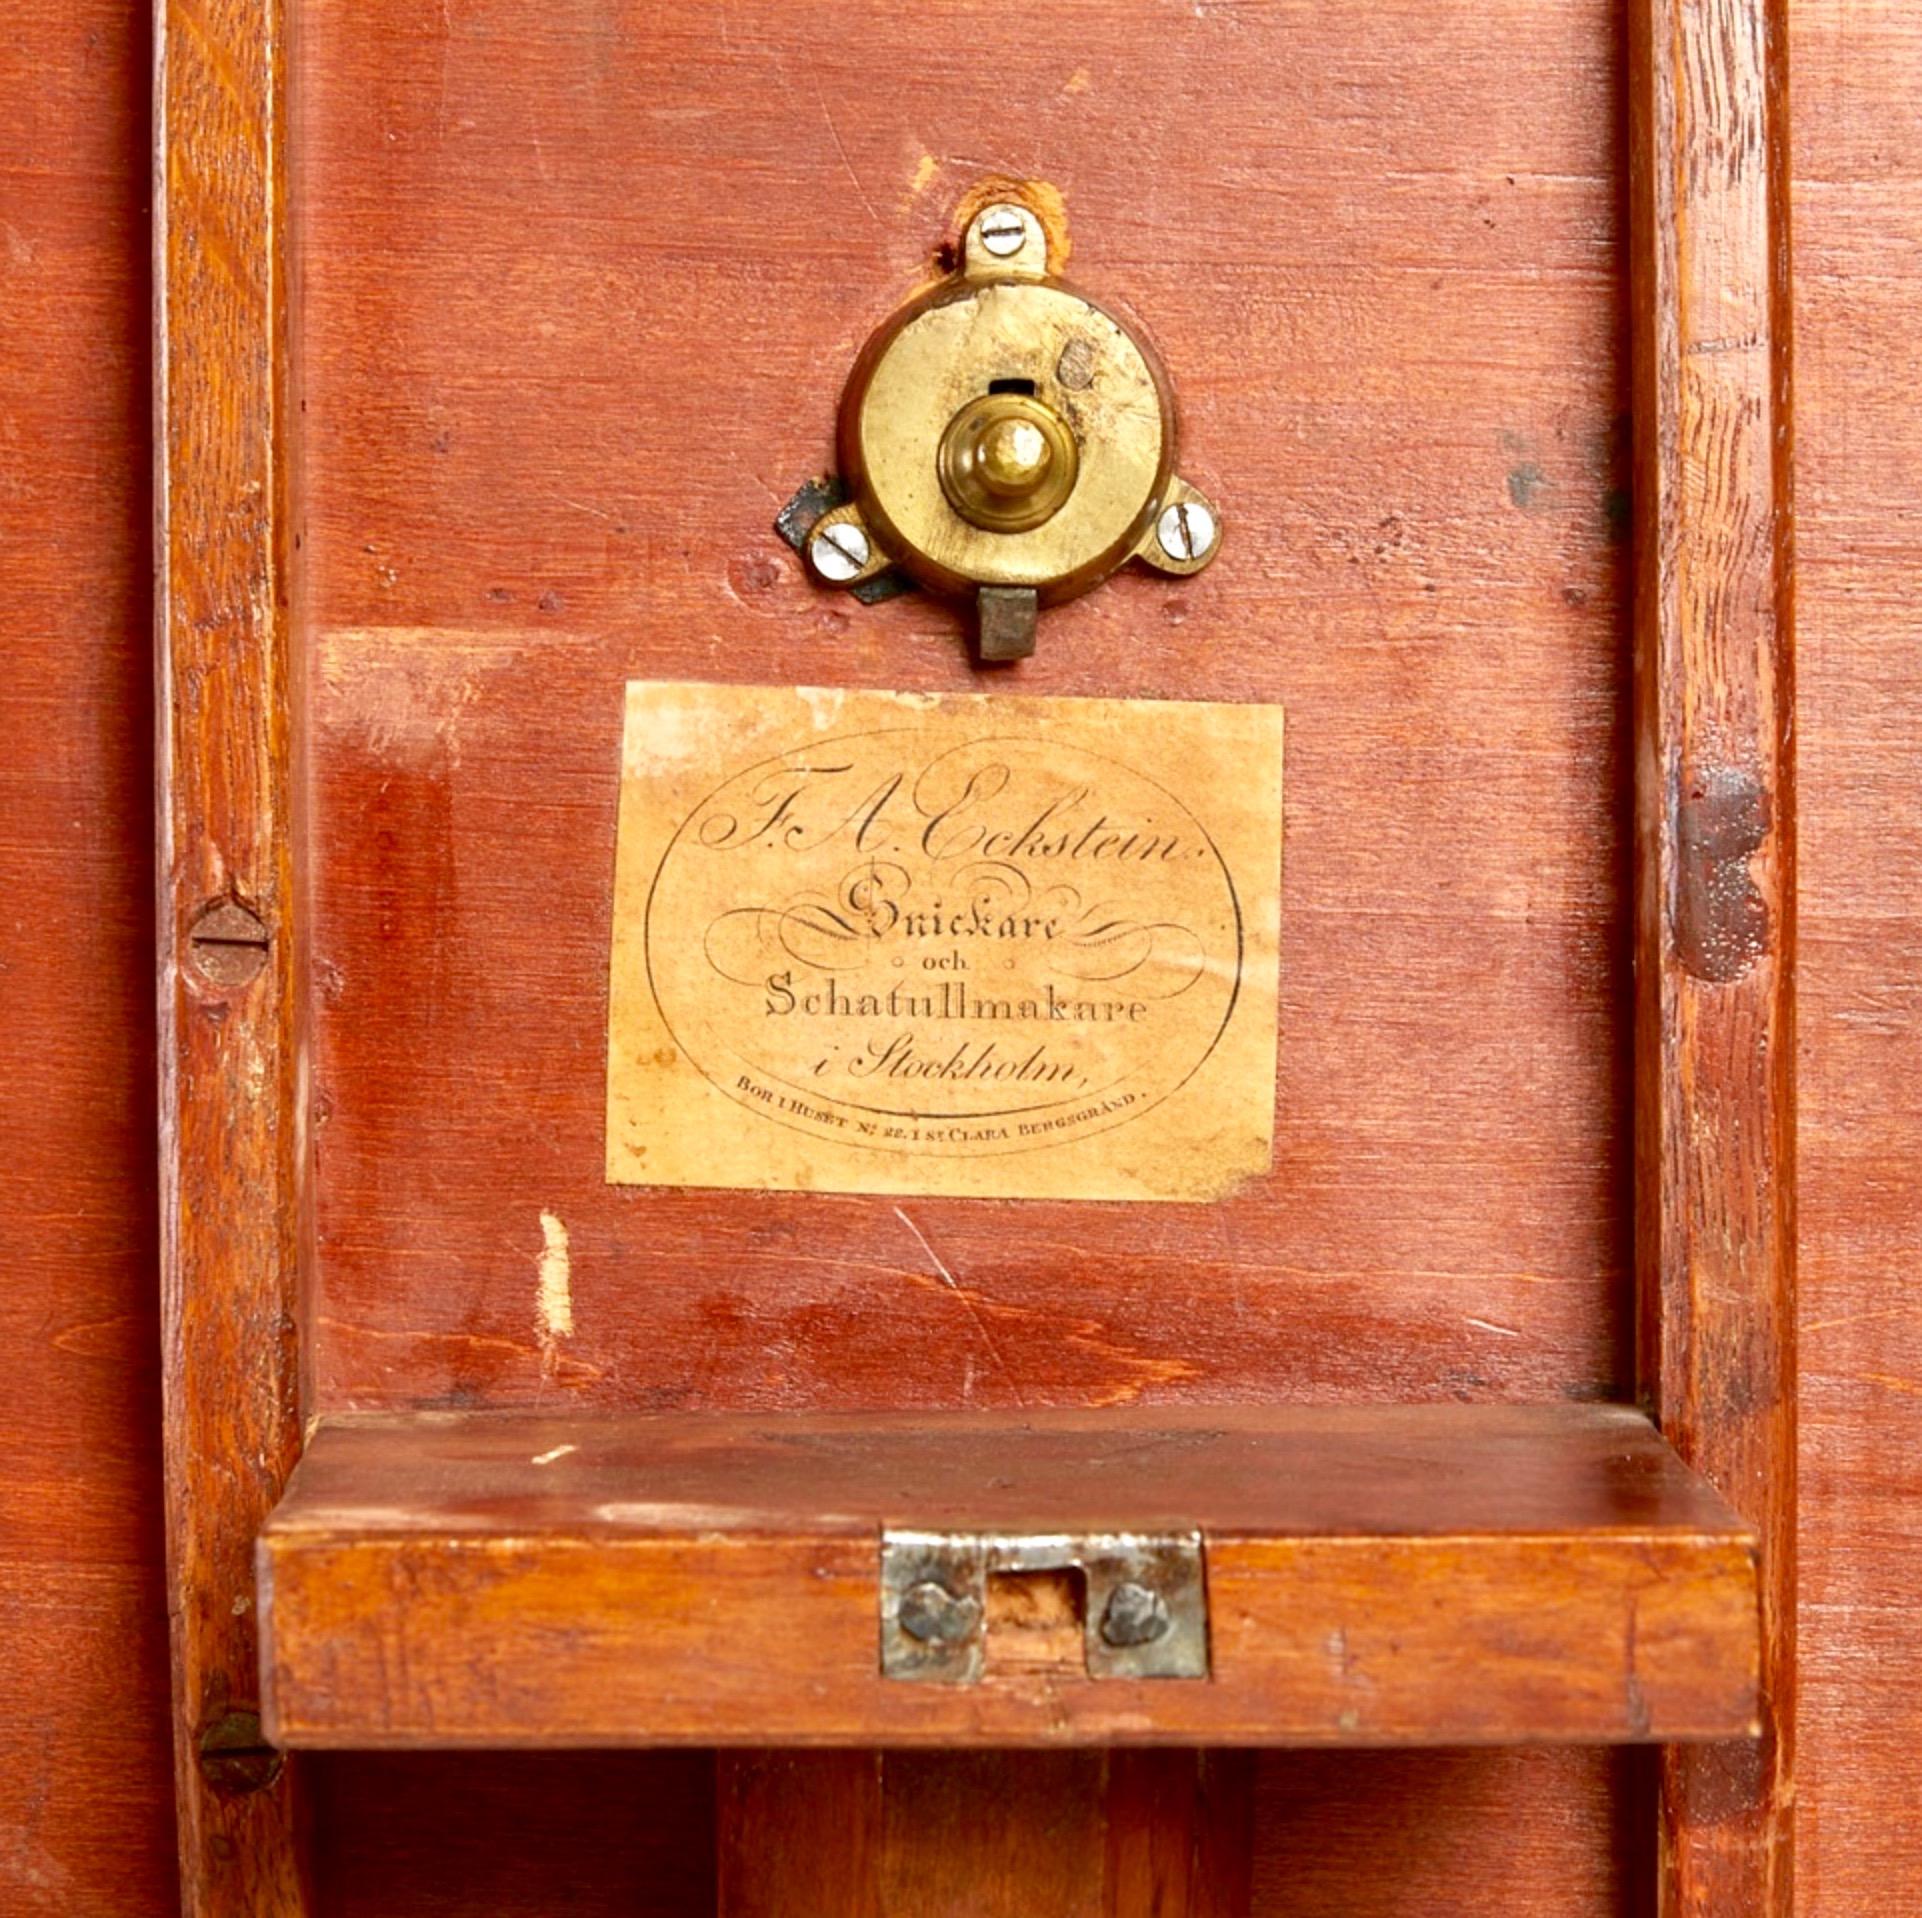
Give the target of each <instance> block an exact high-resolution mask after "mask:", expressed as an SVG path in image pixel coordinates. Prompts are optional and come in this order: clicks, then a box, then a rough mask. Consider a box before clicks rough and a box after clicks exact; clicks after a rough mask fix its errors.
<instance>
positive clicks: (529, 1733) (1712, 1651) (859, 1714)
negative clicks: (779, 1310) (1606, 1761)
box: [258, 1406, 1760, 1748]
mask: <svg viewBox="0 0 1922 1918" xmlns="http://www.w3.org/2000/svg"><path fill="white" fill-rule="evenodd" d="M890 1525H892V1526H902V1527H914V1528H918V1529H933V1530H964V1531H981V1532H990V1533H997V1534H1003V1533H1022V1534H1027V1533H1055V1532H1060V1531H1069V1532H1074V1531H1091V1532H1097V1531H1112V1530H1141V1531H1165V1530H1174V1529H1188V1528H1192V1529H1195V1530H1199V1531H1200V1533H1201V1534H1202V1536H1203V1540H1204V1553H1205V1560H1206V1577H1207V1590H1208V1610H1209V1665H1210V1671H1209V1676H1208V1677H1207V1678H1205V1679H1192V1680H1190V1679H1137V1680H1122V1679H1103V1680H1099V1681H1097V1680H1094V1679H1091V1678H1089V1677H1088V1676H1087V1675H1086V1673H1085V1672H1084V1671H1083V1670H1082V1669H1080V1667H1079V1664H1078V1662H1076V1661H1075V1660H1074V1659H1073V1658H1072V1656H1071V1654H1072V1652H1073V1648H1074V1639H1073V1635H1072V1633H1071V1634H1070V1635H1069V1637H1068V1640H1067V1644H1068V1651H1069V1654H1070V1655H1069V1656H1060V1655H1058V1654H1059V1653H1060V1641H1059V1640H1058V1639H1057V1641H1056V1642H1055V1652H1056V1654H1057V1656H1055V1657H1054V1659H1053V1662H1047V1661H1041V1662H1037V1660H1036V1659H1035V1658H1034V1657H1033V1656H1032V1655H1031V1654H1032V1651H1033V1646H1034V1645H1035V1644H1036V1643H1039V1641H1038V1640H1030V1641H1027V1642H1025V1643H1024V1641H1023V1639H1022V1637H1021V1635H1020V1633H1019V1632H1018V1631H1012V1630H1011V1631H1010V1632H1009V1633H1008V1634H1007V1635H1006V1636H1002V1635H1000V1633H1001V1628H1000V1627H999V1626H995V1625H991V1627H990V1630H989V1633H988V1639H987V1645H988V1660H987V1670H986V1673H985V1675H984V1676H983V1677H982V1679H981V1680H980V1681H979V1682H978V1683H976V1684H973V1685H949V1684H929V1683H908V1682H903V1681H901V1680H899V1679H892V1678H888V1677H885V1676H883V1674H882V1672H881V1669H880V1658H879V1642H880V1624H879V1596H878V1593H879V1557H880V1551H879V1547H880V1535H881V1531H882V1528H883V1527H884V1526H890ZM258 1558H259V1610H260V1621H261V1640H262V1697H263V1702H264V1711H265V1716H266V1725H267V1730H268V1734H269V1736H270V1737H272V1738H273V1740H274V1741H275V1742H276V1743H278V1744H281V1745H284V1746H287V1747H297V1748H299V1747H308V1748H361V1747H368V1748H373V1747H386V1748H394V1747H553V1746H620V1745H796V1746H800V1745H834V1744H848V1745H916V1744H927V1745H957V1744H960V1745H1016V1746H1019V1745H1036V1746H1042V1745H1047V1746H1056V1745H1106V1744H1117V1745H1148V1744H1219V1745H1237V1744H1240V1745H1321V1746H1343V1745H1349V1746H1356V1747H1366V1746H1394V1745H1464V1744H1480V1745H1488V1744H1516V1743H1655V1742H1668V1743H1672V1742H1680V1741H1693V1740H1709V1739H1729V1738H1742V1737H1748V1736H1752V1735H1753V1734H1754V1732H1755V1729H1756V1725H1757V1713H1758V1671H1759V1658H1760V1624H1759V1618H1760V1614H1759V1597H1758V1583H1757V1569H1756V1561H1757V1549H1756V1538H1755V1535H1754V1533H1753V1532H1752V1531H1751V1529H1750V1528H1749V1527H1747V1526H1746V1525H1745V1524H1744V1523H1743V1522H1742V1521H1741V1520H1740V1519H1739V1518H1737V1517H1736V1516H1735V1515H1734V1514H1733V1513H1732V1512H1731V1511H1730V1510H1729V1508H1728V1507H1727V1506H1726V1505H1725V1504H1723V1502H1722V1501H1721V1500H1720V1499H1719V1498H1718V1497H1717V1496H1716V1495H1715V1494H1714V1493H1713V1492H1712V1491H1711V1490H1710V1489H1709V1488H1708V1487H1707V1486H1706V1485H1705V1484H1704V1482H1703V1481H1701V1480H1700V1479H1699V1478H1697V1477H1696V1476H1695V1475H1694V1474H1692V1473H1690V1472H1689V1471H1688V1469H1687V1468H1686V1467H1685V1466H1683V1465H1682V1464H1681V1462H1680V1460H1679V1459H1677V1458H1676V1457H1675V1455H1674V1453H1673V1452H1672V1451H1671V1450H1670V1449H1669V1448H1668V1446H1667V1445H1666V1444H1665V1443H1664V1442H1663V1440H1662V1439H1661V1438H1660V1437H1659V1435H1658V1434H1656V1432H1655V1431H1654V1429H1653V1427H1652V1426H1650V1425H1649V1424H1648V1422H1647V1421H1646V1420H1645V1419H1643V1418H1642V1417H1640V1415H1639V1414H1636V1413H1634V1412H1632V1411H1630V1410H1628V1409H1626V1408H1622V1407H1615V1406H1577V1407H1570V1406H1550V1407H1481V1406H1433V1407H1402V1406H1396V1407H1340V1408H1271V1409H1252V1408H1247V1407H1240V1408H1232V1409H1221V1408H1210V1409H1205V1410H1194V1409H1186V1410H1182V1411H1175V1412H1168V1411H1161V1412H1152V1413H1143V1412H1138V1411H1135V1412H1127V1413H1102V1414H1076V1413H1056V1414H1025V1415H1022V1416H1021V1417H1019V1418H1011V1417H1003V1416H999V1415H986V1414H981V1415H974V1414H967V1415H958V1414H932V1415H922V1416H915V1417H905V1416H902V1415H884V1416H876V1417H873V1418H861V1417H858V1416H841V1417H821V1418H811V1417H800V1416H794V1417H788V1416H776V1417H767V1418H753V1417H744V1416H740V1415H718V1414H717V1415H712V1416H708V1417H674V1418H630V1417H625V1416H617V1415H606V1416H593V1415H587V1416H577V1417H569V1418H552V1417H543V1416H533V1415H525V1414H513V1413H483V1414H458V1415H445V1414H431V1413H429V1414H417V1415H413V1416H378V1417H367V1416H349V1417H345V1418H341V1419H337V1420H329V1421H324V1422H323V1423H322V1425H321V1426H320V1428H319V1429H318V1430H317V1432H316V1434H315V1436H314V1438H313V1440H312V1442H311V1444H310V1447H309V1450H308V1454H307V1457H306V1458H305V1459H304V1460H303V1462H302V1464H301V1466H300V1467H299V1468H298V1470H297V1471H296V1473H295V1475H294V1478H293V1480H292V1482H291V1483H290V1485H289V1488H288V1492H287V1496H286V1498H285V1499H284V1500H283V1502H282V1504H281V1506H280V1508H279V1509H278V1511H277V1512H276V1513H275V1514H274V1516H273V1518H272V1519H271V1520H270V1522H269V1523H268V1525H267V1527H266V1528H265V1530H264V1532H263V1533H262V1536H261V1539H260V1542H259V1552H258Z"/></svg>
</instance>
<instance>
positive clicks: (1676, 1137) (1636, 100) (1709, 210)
mask: <svg viewBox="0 0 1922 1918" xmlns="http://www.w3.org/2000/svg"><path fill="white" fill-rule="evenodd" d="M1783 11H1784V9H1783V7H1782V6H1781V5H1780V4H1779V0H1715V3H1714V4H1710V5H1704V6H1699V7H1698V6H1691V5H1687V4H1682V3H1681V0H1645V4H1638V5H1637V6H1636V7H1635V8H1633V9H1632V18H1633V21H1634V23H1635V34H1634V39H1633V48H1632V53H1633V59H1632V73H1631V81H1630V109H1631V113H1632V116H1633V131H1632V134H1631V153H1632V173H1631V179H1630V187H1631V198H1632V200H1633V231H1634V238H1635V270H1634V284H1635V287H1636V292H1637V311H1636V320H1637V342H1636V393H1635V401H1636V407H1635V451H1636V475H1635V487H1636V495H1635V501H1636V551H1637V561H1638V567H1637V582H1636V584H1637V596H1636V700H1637V708H1638V715H1637V722H1636V739H1637V754H1636V919H1637V955H1638V960H1639V963H1638V965H1637V969H1636V980H1637V988H1638V1000H1637V1007H1636V1035H1637V1058H1636V1073H1635V1093H1636V1130H1635V1137H1636V1149H1637V1164H1636V1173H1637V1208H1636V1228H1637V1239H1638V1244H1637V1254H1638V1272H1639V1277H1640V1283H1641V1287H1642V1294H1643V1304H1642V1311H1641V1316H1640V1328H1641V1331H1640V1346H1641V1371H1642V1379H1643V1389H1644V1391H1645V1393H1646V1394H1647V1396H1648V1398H1649V1400H1650V1402H1651V1403H1652V1405H1653V1406H1654V1408H1655V1410H1656V1413H1657V1416H1658V1417H1659V1419H1660V1421H1661V1424H1662V1428H1663V1430H1664V1431H1665V1432H1667V1433H1668V1434H1669V1435H1670V1436H1671V1437H1672V1438H1673V1439H1674V1441H1675V1445H1676V1447H1677V1449H1678V1450H1679V1451H1680V1452H1681V1454H1682V1456H1683V1457H1684V1458H1686V1459H1688V1460H1689V1461H1690V1462H1691V1463H1693V1464H1695V1465H1697V1466H1699V1467H1700V1469H1701V1470H1702V1471H1703V1472H1705V1473H1706V1474H1708V1476H1709V1477H1711V1478H1712V1479H1713V1480H1714V1481H1715V1482H1716V1483H1717V1484H1718V1485H1719V1486H1721V1488H1722V1489H1723V1490H1724V1491H1725V1492H1726V1493H1727V1494H1728V1496H1729V1498H1730V1499H1731V1500H1732V1501H1734V1503H1735V1504H1736V1505H1737V1506H1738V1507H1739V1508H1740V1509H1741V1510H1742V1511H1743V1512H1744V1513H1745V1514H1746V1515H1747V1516H1748V1517H1750V1518H1751V1519H1753V1520H1754V1521H1755V1523H1756V1525H1757V1527H1758V1528H1759V1530H1760V1531H1761V1533H1762V1540H1763V1576H1762V1598H1763V1638H1764V1667H1763V1670H1764V1694H1765V1698H1764V1705H1765V1709H1764V1726H1763V1737H1762V1739H1761V1740H1760V1742H1759V1743H1745V1744H1741V1745H1734V1746H1729V1747H1727V1748H1725V1749H1722V1750H1718V1751H1708V1752H1678V1753H1674V1754H1671V1756H1670V1758H1669V1760H1668V1761H1667V1763H1666V1765H1665V1768H1664V1772H1663V1810H1664V1819H1665V1842H1664V1844H1663V1848H1662V1875H1663V1902H1664V1908H1668V1907H1671V1906H1672V1907H1673V1908H1674V1909H1675V1910H1677V1911H1702V1912H1721V1911H1744V1912H1754V1913H1757V1914H1762V1913H1768V1914H1774V1915H1775V1918H1786V1914H1787V1913H1788V1912H1789V1911H1790V1909H1791V1907H1792V1902H1793V1896H1794V1890H1793V1883H1794V1881H1793V1848H1792V1837H1793V1824H1794V1802H1795V1788H1794V1775H1795V1771H1794V1717H1795V1692H1794V1663H1795V1661H1794V1612H1795V1600H1794V1593H1795V1210H1794V1190H1795V1132H1794V1113H1793V1079H1794V1023H1793V1001H1792V997H1791V977H1792V967H1793V959H1794V910H1795V888H1794V845H1795V836H1794V813H1795V796H1794V778H1793V764H1792V753H1791V745H1790V742H1791V740H1792V737H1793V689H1794V681H1793V670H1792V661H1793V608H1792V596H1791V574H1790V565H1789V551H1790V517H1789V457H1790V441H1789V422H1790V384H1789V338H1788V325H1789V314H1788V310H1787V304H1786V302H1787V297H1788V282H1787V272H1788V233H1787V219H1788V206H1787V197H1786V195H1787V189H1786V180H1785V177H1784V174H1783V163H1784V157H1785V152H1786V147H1785V141H1786V126H1785V107H1784V93H1783V87H1784V65H1783V62H1784V57H1785V50H1784V47H1783Z"/></svg>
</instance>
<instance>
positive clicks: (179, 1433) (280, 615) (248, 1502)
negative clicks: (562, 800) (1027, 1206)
mask: <svg viewBox="0 0 1922 1918" xmlns="http://www.w3.org/2000/svg"><path fill="white" fill-rule="evenodd" d="M279 28H280V12H279V6H278V4H277V0H192V3H191V4H190V3H189V0H160V5H159V9H158V17H157V26H156V39H157V54H158V67H157V74H156V101H155V115H156V173H157V178H156V182H155V186H156V192H155V212H156V248H157V259H156V263H155V265H156V278H157V299H158V317H157V327H158V332H157V338H156V342H155V367H156V375H155V377H156V382H157V388H158V392H157V401H156V418H155V434H156V460H157V468H158V470H157V473H156V488H155V490H156V495H157V506H156V512H157V520H158V524H157V528H156V542H157V547H158V553H157V570H158V580H157V600H158V627H159V631H158V650H159V686H158V711H159V729H160V738H159V748H158V771H159V781H160V792H159V804H158V814H159V832H160V861H159V866H160V901H159V916H160V926H159V945H160V1059H161V1111H160V1126H161V1193H162V1199H161V1205H162V1224H161V1231H162V1246H161V1271H162V1285H163V1325H164V1337H165V1355H164V1376H165V1392H166V1421H165V1422H166V1439H165V1449H166V1468H167V1535H168V1581H169V1600H170V1611H171V1618H172V1633H173V1683H174V1720H175V1754H176V1755H175V1776H176V1780H177V1789H178V1816H179V1825H180V1858H181V1881H182V1903H183V1906H184V1909H185V1910H186V1911H187V1912H188V1913H189V1914H191V1915H192V1918H269V1915H277V1914H285V1913H298V1912H301V1911H303V1910H305V1908H306V1901H305V1895H304V1892H303V1888H302V1876H301V1871H300V1866H299V1862H298V1855H297V1845H296V1827H297V1820H296V1813H295V1803H294V1787H295V1781H294V1778H293V1776H292V1774H291V1772H290V1771H289V1770H287V1769H285V1768H283V1767H282V1765H281V1763H280V1760H279V1758H278V1755H277V1754H274V1753H272V1752H269V1751H267V1750H265V1749H264V1748H263V1747H262V1745H261V1740H260V1725H259V1718H258V1712H257V1699H258V1678H257V1659H256V1645H255V1633H254V1621H253V1616H252V1605H253V1591H254V1584H253V1573H252V1546H253V1539H254V1534H255V1532H256V1530H257V1529H258V1527H259V1524H260V1521H261V1520H262V1519H263V1518H264V1517H265V1515H266V1514H267V1512H268V1511H269V1509H270V1508H271V1507H272V1505H273V1503H274V1500H275V1498H276V1497H277V1496H278V1493H279V1490H280V1485H281V1481H282V1479H283V1478H284V1477H285V1475H286V1473H287V1471H288V1469H289V1468H290V1467H291V1465H292V1463H293V1460H294V1457H295V1454H296V1452H297V1451H298V1448H299V1442H300V1429H299V1407H298V1390H297V1373H298V1354H297V1342H296V1336H295V1322H294V1303H295V1302H294V1273H295V1267H296V1258H297V1252H298V1245H299V1236H300V1223H299V1221H300V1197H301V1177H300V1158H301V1151H302V1147H301V1131H302V1128H301V1126H300V1123H299V1117H298V1100H297V1090H296V1077H297V1058H298V1031H297V1027H296V1007H297V1005H298V996H297V981H296V971H295V968H296V952H295V939H294V905H295V894H294V885H293V862H292V843H291V842H292V827H291V819H290V806H291V801H292V788H293V781H292V777H291V746H290V738H289V729H288V710H289V701H288V692H289V683H288V682H289V665H288V631H287V597H286V590H285V564H284V558H285V556H284V554H283V552H282V550H281V540H282V538H283V536H284V524H285V519H284V513H283V511H282V505H283V475H282V466H281V458H280V437H279V426H280V418H279V416H280V364H281V358H282V352H281V349H282V343H283V336H284V322H283V308H284V282H283V277H282V261H281V254H280V207H281V190H282V171H283V170H282V154H281V138H282V131H281V116H280V70H279V69H280V37H279Z"/></svg>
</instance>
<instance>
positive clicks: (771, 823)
mask: <svg viewBox="0 0 1922 1918" xmlns="http://www.w3.org/2000/svg"><path fill="white" fill-rule="evenodd" d="M1281 751H1282V716H1281V709H1280V708H1279V707H1278V706H1229V705H1201V704H1175V703H1168V702H1161V701H1151V700H1104V699H1027V698H1020V697H1014V696H1002V695H988V696H979V695H961V694H956V695H944V696H934V695H920V694H905V693H874V692H836V691H822V690H817V689H813V688H806V687H801V688H796V687H763V686H708V685H687V684H665V683H654V682H639V683H635V684H632V685H630V686H629V687H628V689H627V718H626V729H625V738H624V749H623V756H622V773H621V796H620V822H619V829H618V839H617V845H616V854H615V884H614V931H613V964H612V975H611V981H610V1006H609V1019H608V1088H607V1090H608V1099H607V1176H608V1178H609V1179H610V1180H614V1181H616V1182H620V1183H628V1184H643V1185H671V1186H722V1187H753V1188H762V1189H766V1188H773V1189H780V1190H790V1191H826V1192H893V1193H956V1194H967V1195H972V1196H978V1197H1006V1198H1068V1199H1163V1200H1200V1199H1210V1198H1216V1197H1219V1196H1221V1195H1222V1194H1224V1193H1226V1192H1228V1191H1230V1190H1231V1189H1233V1188H1234V1187H1235V1186H1236V1185H1238V1184H1240V1183H1241V1182H1242V1181H1244V1180H1246V1179H1248V1178H1250V1177H1252V1176H1255V1175H1257V1174H1260V1173H1263V1172H1265V1171H1266V1170H1267V1169H1268V1166H1269V1163H1270V1158H1271V1154H1272V1149H1273V1133H1274V1096H1275V992H1276V964H1277V960H1276V949H1277V938H1278V930H1279V918H1280V866H1281Z"/></svg>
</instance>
